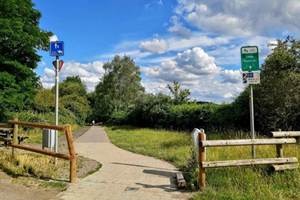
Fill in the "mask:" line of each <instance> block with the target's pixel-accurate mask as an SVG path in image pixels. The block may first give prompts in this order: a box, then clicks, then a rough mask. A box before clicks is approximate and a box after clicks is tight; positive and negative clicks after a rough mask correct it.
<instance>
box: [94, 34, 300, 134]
mask: <svg viewBox="0 0 300 200" xmlns="http://www.w3.org/2000/svg"><path fill="white" fill-rule="evenodd" d="M299 61H300V42H299V41H296V40H294V39H292V38H290V37H288V38H287V39H286V40H284V41H280V40H278V45H277V47H276V48H275V49H274V50H273V51H272V53H271V54H270V55H268V57H267V58H266V60H265V63H264V64H263V65H262V70H261V84H259V85H255V86H254V94H255V98H254V104H255V124H256V130H258V131H260V132H262V133H268V132H269V131H272V130H277V129H282V130H300V122H299V120H300V68H299V63H300V62H299ZM105 67H106V68H105V69H106V73H105V75H104V77H103V78H102V79H101V81H100V83H99V84H98V86H97V87H96V90H95V93H94V94H93V97H94V100H93V99H91V101H92V102H94V104H95V106H94V110H93V115H92V117H93V118H95V119H96V120H98V121H103V122H109V123H114V124H132V125H137V126H146V127H158V128H171V129H185V130H191V129H193V128H195V127H199V128H207V129H212V130H218V131H226V130H232V129H237V130H245V131H247V130H249V121H250V119H249V87H247V88H246V89H245V91H243V92H242V93H241V94H240V95H239V96H238V97H237V98H236V99H235V100H234V101H233V102H232V103H230V104H222V105H217V104H214V103H197V102H193V101H190V100H189V95H190V90H188V89H181V86H180V83H178V82H173V84H170V85H168V88H169V90H170V93H171V96H167V95H164V94H157V95H154V94H146V93H145V92H144V89H143V88H142V86H141V83H140V80H141V78H140V72H139V68H138V67H137V66H136V65H135V63H134V62H133V61H132V60H131V59H130V58H129V57H126V56H125V57H123V58H120V57H119V56H116V57H115V58H114V59H113V60H112V61H111V62H108V63H106V65H105Z"/></svg>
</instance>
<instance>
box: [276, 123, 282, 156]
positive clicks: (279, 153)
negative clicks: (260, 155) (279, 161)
mask: <svg viewBox="0 0 300 200" xmlns="http://www.w3.org/2000/svg"><path fill="white" fill-rule="evenodd" d="M278 131H281V129H279V130H278ZM276 156H277V158H283V146H282V144H276Z"/></svg>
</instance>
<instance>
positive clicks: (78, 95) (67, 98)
mask: <svg viewBox="0 0 300 200" xmlns="http://www.w3.org/2000/svg"><path fill="white" fill-rule="evenodd" d="M52 90H53V91H54V88H52ZM60 104H61V106H62V107H63V108H64V109H67V110H69V111H71V112H72V113H73V114H74V116H76V119H77V123H79V124H83V123H84V122H85V121H86V119H87V118H88V116H89V115H90V113H91V108H90V105H89V101H88V97H87V92H86V88H85V85H84V84H83V83H82V81H81V79H80V77H79V76H73V77H67V78H66V79H65V80H64V81H63V82H62V83H61V84H60Z"/></svg>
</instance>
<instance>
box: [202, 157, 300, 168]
mask: <svg viewBox="0 0 300 200" xmlns="http://www.w3.org/2000/svg"><path fill="white" fill-rule="evenodd" d="M297 162H298V159H297V158H296V157H290V158H258V159H248V160H224V161H208V162H202V163H201V164H202V167H204V168H215V167H234V166H247V165H266V164H285V163H297Z"/></svg>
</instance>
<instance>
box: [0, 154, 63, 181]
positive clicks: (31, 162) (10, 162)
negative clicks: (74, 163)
mask: <svg viewBox="0 0 300 200" xmlns="http://www.w3.org/2000/svg"><path fill="white" fill-rule="evenodd" d="M0 154H1V156H0V168H1V169H2V170H3V171H5V172H6V173H8V174H10V175H12V176H16V177H17V176H33V177H37V178H49V179H57V177H58V176H59V171H60V168H62V167H65V165H66V164H67V163H66V162H65V161H62V160H58V163H57V164H56V165H55V164H54V158H52V157H49V156H43V155H38V154H33V153H28V152H24V151H22V150H18V153H17V154H16V156H15V159H12V157H11V152H10V151H6V150H0Z"/></svg>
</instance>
